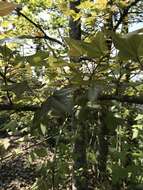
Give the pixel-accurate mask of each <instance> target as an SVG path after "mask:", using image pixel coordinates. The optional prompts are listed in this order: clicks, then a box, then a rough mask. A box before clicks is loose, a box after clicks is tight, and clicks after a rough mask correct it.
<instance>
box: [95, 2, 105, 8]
mask: <svg viewBox="0 0 143 190" xmlns="http://www.w3.org/2000/svg"><path fill="white" fill-rule="evenodd" d="M95 3H96V6H97V8H98V9H105V8H106V6H107V0H96V2H95Z"/></svg>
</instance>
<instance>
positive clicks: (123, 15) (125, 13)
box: [113, 0, 140, 31]
mask: <svg viewBox="0 0 143 190" xmlns="http://www.w3.org/2000/svg"><path fill="white" fill-rule="evenodd" d="M139 1H140V0H135V1H133V2H132V3H131V4H129V5H128V6H127V7H126V8H125V9H124V10H123V13H122V15H121V17H120V18H119V20H118V22H117V24H116V25H115V26H114V28H113V30H114V31H115V30H116V29H117V28H118V27H119V25H120V24H121V23H122V22H123V20H124V18H125V17H126V16H127V15H128V13H129V10H130V8H132V7H133V6H135V5H136V4H137V3H138V2H139Z"/></svg>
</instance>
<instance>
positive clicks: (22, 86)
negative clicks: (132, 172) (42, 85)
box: [3, 81, 30, 97]
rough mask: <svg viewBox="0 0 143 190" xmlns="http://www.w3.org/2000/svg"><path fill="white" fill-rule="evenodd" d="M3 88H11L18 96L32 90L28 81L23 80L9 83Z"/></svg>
mask: <svg viewBox="0 0 143 190" xmlns="http://www.w3.org/2000/svg"><path fill="white" fill-rule="evenodd" d="M3 90H9V91H12V92H14V93H15V94H16V96H17V97H21V95H22V94H23V93H24V92H25V91H27V92H30V89H29V86H28V83H27V81H23V82H21V83H14V84H12V85H7V86H4V87H3Z"/></svg>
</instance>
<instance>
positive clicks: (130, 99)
mask: <svg viewBox="0 0 143 190" xmlns="http://www.w3.org/2000/svg"><path fill="white" fill-rule="evenodd" d="M98 100H101V101H104V100H111V101H113V100H116V101H118V102H122V103H125V102H126V103H129V104H140V105H142V104H143V96H126V95H124V96H120V95H117V96H116V95H101V96H99V97H98Z"/></svg>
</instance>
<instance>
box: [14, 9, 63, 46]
mask: <svg viewBox="0 0 143 190" xmlns="http://www.w3.org/2000/svg"><path fill="white" fill-rule="evenodd" d="M17 13H18V15H19V16H22V17H24V18H25V19H26V20H28V21H29V22H30V23H31V24H33V25H34V26H35V27H36V28H38V29H39V30H40V31H41V32H42V33H43V35H44V36H43V38H44V39H47V40H49V41H51V42H56V43H58V44H60V45H62V46H64V44H63V43H62V42H60V41H59V40H57V39H55V38H52V37H50V36H48V35H47V34H46V33H45V31H44V30H43V29H42V27H41V26H40V25H39V24H37V23H35V22H33V21H32V20H31V19H30V18H28V17H27V16H26V15H25V14H23V13H22V12H21V11H20V10H19V9H17ZM41 38H42V37H41Z"/></svg>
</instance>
